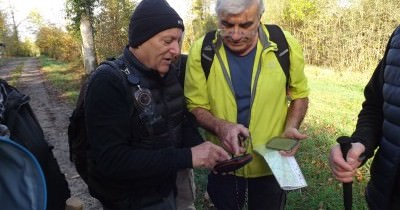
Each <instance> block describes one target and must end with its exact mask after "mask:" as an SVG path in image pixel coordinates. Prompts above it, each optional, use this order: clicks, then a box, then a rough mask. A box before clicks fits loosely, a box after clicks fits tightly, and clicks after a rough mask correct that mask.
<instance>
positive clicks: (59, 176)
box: [0, 79, 70, 210]
mask: <svg viewBox="0 0 400 210" xmlns="http://www.w3.org/2000/svg"><path fill="white" fill-rule="evenodd" d="M0 89H1V98H2V99H3V100H2V101H1V105H0V111H1V123H2V124H4V125H6V126H7V127H8V130H9V132H10V139H12V140H13V141H15V142H16V143H18V144H20V145H22V146H24V147H25V148H26V149H27V150H29V151H30V152H31V153H32V154H33V155H34V156H35V158H36V159H37V160H38V162H39V164H40V166H41V168H42V170H43V173H44V176H45V180H46V189H47V209H49V210H59V209H64V208H65V201H66V200H67V199H68V198H69V197H70V190H69V188H68V183H67V181H66V179H65V175H64V174H63V173H61V171H60V167H59V165H58V162H57V160H56V159H55V158H54V154H53V152H52V149H53V147H52V146H50V145H49V144H48V142H47V141H46V139H45V137H44V134H43V130H42V128H41V126H40V124H39V122H38V120H37V118H36V116H35V114H34V113H33V110H32V108H31V106H30V104H29V101H30V97H29V96H27V95H24V94H22V93H21V92H19V91H18V90H17V89H16V88H15V87H13V86H11V85H9V84H8V83H7V82H6V81H5V80H2V79H0ZM2 170H6V169H2Z"/></svg>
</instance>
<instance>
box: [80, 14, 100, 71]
mask: <svg viewBox="0 0 400 210" xmlns="http://www.w3.org/2000/svg"><path fill="white" fill-rule="evenodd" d="M80 30H81V36H82V55H83V64H84V66H85V71H86V73H87V74H89V73H90V72H92V71H94V70H95V69H96V66H97V59H96V51H95V47H94V38H93V37H94V36H93V30H92V25H91V24H90V20H89V17H88V16H87V15H85V14H82V16H81V24H80Z"/></svg>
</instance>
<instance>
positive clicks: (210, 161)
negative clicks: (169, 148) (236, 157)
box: [191, 141, 231, 169]
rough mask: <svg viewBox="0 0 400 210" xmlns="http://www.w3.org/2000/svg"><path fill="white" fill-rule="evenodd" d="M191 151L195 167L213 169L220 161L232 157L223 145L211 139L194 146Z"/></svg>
mask: <svg viewBox="0 0 400 210" xmlns="http://www.w3.org/2000/svg"><path fill="white" fill-rule="evenodd" d="M191 151H192V163H193V168H208V169H213V168H214V166H215V164H217V163H218V162H221V161H224V160H228V159H230V158H231V156H230V155H229V154H228V153H227V152H226V151H225V150H224V149H223V148H222V147H220V146H218V145H215V144H213V143H211V142H209V141H206V142H204V143H202V144H199V145H197V146H195V147H192V148H191Z"/></svg>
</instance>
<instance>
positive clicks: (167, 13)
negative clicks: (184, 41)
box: [129, 0, 185, 47]
mask: <svg viewBox="0 0 400 210" xmlns="http://www.w3.org/2000/svg"><path fill="white" fill-rule="evenodd" d="M170 28H181V29H182V30H185V28H184V26H183V21H182V18H181V17H179V15H178V13H176V11H175V10H174V9H173V8H172V7H171V6H169V4H168V3H167V1H166V0H142V1H141V2H140V4H139V5H138V6H137V7H136V9H135V11H134V12H133V14H132V17H131V22H130V23H129V46H131V47H137V46H139V45H140V44H142V43H143V42H145V41H147V40H149V39H150V38H151V37H153V36H154V35H156V34H158V33H159V32H161V31H164V30H167V29H170Z"/></svg>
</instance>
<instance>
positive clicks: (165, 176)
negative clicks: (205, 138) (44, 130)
mask: <svg viewBox="0 0 400 210" xmlns="http://www.w3.org/2000/svg"><path fill="white" fill-rule="evenodd" d="M123 57H124V60H125V65H126V66H128V67H129V70H130V71H131V72H133V74H134V75H135V76H139V78H140V85H141V88H145V89H149V90H150V91H151V94H152V100H153V104H152V110H153V111H154V113H155V114H154V115H155V116H156V117H155V118H153V121H155V123H153V124H152V125H153V128H152V129H150V130H149V128H148V127H147V126H146V122H144V121H146V119H144V118H143V117H141V116H143V115H142V114H143V113H142V111H140V110H138V108H137V107H135V106H134V99H133V98H134V97H133V96H132V89H131V88H127V86H126V85H124V84H123V82H124V81H121V79H120V78H118V77H117V76H116V75H115V74H114V73H112V72H110V71H112V70H113V69H112V68H111V67H110V66H106V65H105V67H102V68H103V69H98V70H97V71H99V72H97V73H96V75H95V76H94V78H93V79H92V81H91V83H90V85H89V88H88V92H87V97H86V102H85V103H86V105H85V110H86V113H85V114H86V119H87V133H88V139H89V145H90V148H89V152H88V156H89V163H90V167H89V190H90V193H91V194H92V195H93V196H94V197H96V198H98V199H99V200H100V201H101V202H102V203H103V204H104V203H105V204H109V203H114V202H119V201H122V200H127V199H128V200H130V202H132V203H135V205H137V206H140V205H142V204H143V203H146V202H147V201H148V200H150V202H152V200H157V199H160V198H162V197H166V196H167V195H168V194H169V193H170V192H171V191H173V189H174V187H175V179H176V173H177V171H178V170H180V169H184V168H191V167H192V155H191V151H190V148H178V147H180V146H181V142H182V139H183V136H182V135H183V131H182V122H183V120H184V110H185V102H184V96H183V90H182V87H181V86H180V84H179V82H178V80H177V77H176V75H175V72H174V71H175V70H174V69H173V68H171V69H170V71H169V72H168V73H167V74H166V75H165V76H164V77H160V76H159V74H158V73H156V72H155V71H152V70H150V69H147V68H146V67H144V66H143V65H142V64H141V63H140V62H139V61H138V60H137V59H136V58H135V57H134V56H133V54H132V53H131V52H130V51H129V50H128V48H126V49H125V51H124V54H123ZM154 119H155V120H154ZM150 124H151V123H150Z"/></svg>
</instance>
